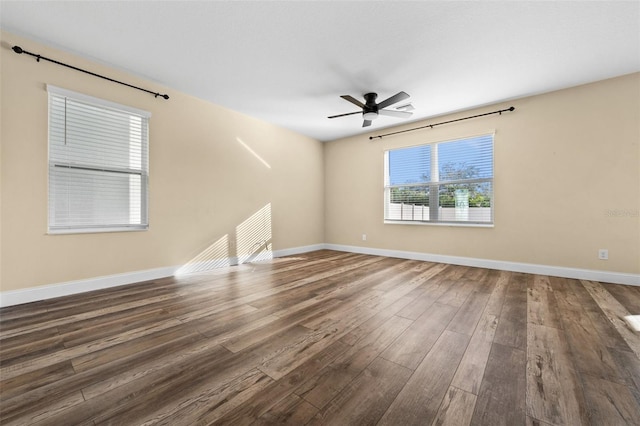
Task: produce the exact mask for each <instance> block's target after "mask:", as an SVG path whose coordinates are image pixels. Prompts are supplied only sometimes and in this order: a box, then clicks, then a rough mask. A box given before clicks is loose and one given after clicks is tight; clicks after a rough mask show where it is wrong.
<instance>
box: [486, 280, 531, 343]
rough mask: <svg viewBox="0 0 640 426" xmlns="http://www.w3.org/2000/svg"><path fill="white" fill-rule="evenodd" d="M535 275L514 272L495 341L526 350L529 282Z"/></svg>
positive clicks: (501, 312)
mask: <svg viewBox="0 0 640 426" xmlns="http://www.w3.org/2000/svg"><path fill="white" fill-rule="evenodd" d="M532 278H533V277H532V276H529V275H526V274H513V275H512V276H511V279H510V280H509V286H508V288H507V292H506V294H505V298H504V302H503V305H502V310H501V311H500V319H499V321H498V328H497V329H496V334H495V336H494V341H495V342H496V343H499V344H501V345H505V346H511V347H512V348H515V349H520V350H524V349H525V346H526V344H527V282H528V281H530V280H531V279H532Z"/></svg>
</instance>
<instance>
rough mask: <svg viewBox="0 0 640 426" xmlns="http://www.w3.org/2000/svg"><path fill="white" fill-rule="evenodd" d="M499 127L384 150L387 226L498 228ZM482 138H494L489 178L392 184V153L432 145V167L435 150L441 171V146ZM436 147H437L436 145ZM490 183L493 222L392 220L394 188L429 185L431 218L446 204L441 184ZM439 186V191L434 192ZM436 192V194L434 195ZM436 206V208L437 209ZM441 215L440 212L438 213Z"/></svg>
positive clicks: (384, 212)
mask: <svg viewBox="0 0 640 426" xmlns="http://www.w3.org/2000/svg"><path fill="white" fill-rule="evenodd" d="M495 133H496V132H495V130H492V131H487V132H482V133H477V134H471V135H466V136H462V137H458V138H453V139H444V140H438V141H433V142H429V143H422V144H417V145H407V146H399V147H394V148H389V149H385V150H384V151H383V163H384V172H383V173H384V176H383V178H384V185H383V191H384V194H383V204H384V208H383V223H384V224H387V225H418V226H424V225H426V226H453V227H477V228H493V227H495V185H494V184H495ZM481 137H491V171H492V173H491V177H489V178H472V179H459V180H444V181H443V180H438V181H429V182H420V183H404V184H393V185H392V184H390V175H389V173H390V171H389V152H391V151H396V150H402V149H407V148H417V147H426V146H428V147H430V161H431V166H433V165H434V162H433V161H434V158H432V156H433V154H434V151H435V156H436V158H435V161H436V163H435V164H436V165H437V166H438V172H437V174H439V166H440V165H439V164H438V158H437V156H438V145H439V144H445V143H450V142H458V141H465V140H469V139H474V138H481ZM434 146H435V150H434V148H433V147H434ZM485 182H489V183H490V185H491V202H490V206H489V208H490V215H491V220H490V221H470V220H467V221H462V220H439V219H438V220H416V219H389V218H388V208H389V205H390V203H391V200H390V198H391V189H392V188H403V187H404V188H407V187H410V188H429V206H422V209H425V208H426V209H428V210H429V213H430V214H429V216H430V217H431V216H432V215H433V213H434V211H438V212H439V209H441V208H442V207H441V206H440V201H439V194H440V191H439V189H440V187H441V186H444V185H453V184H474V183H485ZM433 189H435V190H436V191H433ZM433 194H435V195H433ZM434 199H435V200H436V201H437V203H435V205H433V200H434ZM434 208H435V210H434ZM438 214H439V213H438ZM401 217H403V213H401Z"/></svg>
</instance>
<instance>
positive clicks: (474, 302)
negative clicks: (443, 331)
mask: <svg viewBox="0 0 640 426" xmlns="http://www.w3.org/2000/svg"><path fill="white" fill-rule="evenodd" d="M489 296H490V295H489V294H488V293H479V292H476V291H472V292H471V294H470V295H469V297H467V300H465V302H464V303H463V304H462V306H461V307H460V309H458V312H457V313H456V315H455V316H454V317H453V319H452V320H451V322H450V323H449V325H448V326H447V330H451V331H455V332H456V333H462V334H467V335H469V336H471V335H472V334H473V332H474V331H475V329H476V325H478V321H479V320H480V317H481V316H482V313H483V312H484V308H485V306H486V305H487V302H488V301H489Z"/></svg>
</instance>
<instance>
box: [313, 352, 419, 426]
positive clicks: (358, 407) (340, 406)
mask: <svg viewBox="0 0 640 426" xmlns="http://www.w3.org/2000/svg"><path fill="white" fill-rule="evenodd" d="M409 376H411V370H409V369H407V368H405V367H402V366H399V365H397V364H394V363H392V362H390V361H387V360H384V359H382V358H376V359H375V360H374V361H373V362H372V363H371V364H369V366H368V367H367V368H366V369H365V370H364V371H363V372H362V373H360V374H359V375H358V376H357V377H356V378H355V379H354V380H353V381H352V382H351V383H349V385H348V386H347V387H346V388H345V389H343V390H342V392H340V393H339V394H338V395H337V396H336V397H335V398H334V399H332V400H331V401H330V402H329V404H328V405H327V406H326V407H325V408H324V409H323V410H321V411H320V412H319V413H318V414H317V415H316V416H315V417H314V418H313V419H312V420H311V421H310V422H309V423H308V424H309V425H322V424H328V425H338V424H341V425H349V424H356V423H358V424H375V423H376V422H377V421H378V419H380V417H381V416H382V415H383V414H384V412H385V410H386V409H387V407H388V406H389V405H390V404H391V402H392V401H393V399H394V398H395V397H396V395H397V394H398V392H400V390H401V389H402V387H403V386H404V385H405V383H406V382H407V380H408V379H409Z"/></svg>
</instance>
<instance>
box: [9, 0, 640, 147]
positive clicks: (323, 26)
mask: <svg viewBox="0 0 640 426" xmlns="http://www.w3.org/2000/svg"><path fill="white" fill-rule="evenodd" d="M0 15H1V16H0V24H1V25H2V28H3V29H6V30H8V31H9V32H13V33H16V34H18V35H22V36H26V37H29V38H32V39H34V40H37V41H40V42H44V43H45V44H48V45H50V46H53V47H58V48H61V49H63V50H66V51H69V52H72V53H76V54H79V55H81V56H83V57H87V58H90V59H94V60H97V61H99V62H101V63H104V64H108V65H111V66H114V67H117V68H119V69H124V70H127V71H130V72H132V73H134V74H137V75H140V76H142V77H145V78H148V79H149V80H151V81H154V82H157V83H160V84H163V85H166V86H168V87H170V88H174V89H176V90H179V91H182V92H186V93H189V94H191V95H194V96H197V97H199V98H202V99H206V100H208V101H211V102H213V103H216V104H219V105H222V106H225V107H227V108H230V109H233V110H236V111H240V112H242V113H245V114H248V115H251V116H254V117H258V118H261V119H263V120H266V121H269V122H272V123H274V124H277V125H279V126H282V127H286V128H289V129H292V130H294V131H296V132H299V133H302V134H305V135H308V136H311V137H313V138H315V139H318V140H321V141H328V140H333V139H337V138H341V137H345V136H350V135H355V134H359V133H363V132H365V131H369V130H379V129H382V128H385V127H389V126H393V125H397V124H399V123H406V121H402V120H399V119H397V118H392V117H379V118H378V119H377V120H376V121H374V123H373V125H372V127H370V128H367V129H363V128H362V127H361V125H362V118H361V116H359V115H353V116H348V117H343V118H336V119H333V120H329V119H327V118H326V117H327V116H329V115H335V114H340V113H346V112H351V111H357V107H355V106H354V105H352V104H350V103H348V102H347V101H345V100H343V99H341V98H340V97H339V96H340V95H346V94H349V95H352V96H354V97H356V98H358V99H362V95H363V94H364V93H367V92H371V91H372V92H377V93H378V94H379V96H378V101H380V100H383V99H385V98H387V97H389V96H391V95H393V94H395V93H397V92H399V91H401V90H404V91H405V92H407V93H409V95H411V98H410V101H411V102H412V103H413V105H414V107H415V108H416V109H415V111H414V116H413V117H412V119H411V121H416V120H419V119H424V118H428V117H434V116H437V115H442V114H445V113H448V112H452V111H459V110H464V109H469V108H472V107H476V106H481V105H487V104H492V103H496V102H500V101H505V100H509V99H513V98H518V97H523V96H527V95H532V94H537V93H543V92H547V91H551V90H556V89H560V88H564V87H570V86H575V85H578V84H583V83H587V82H591V81H596V80H601V79H605V78H609V77H614V76H618V75H623V74H628V73H631V72H636V71H640V2H637V1H625V2H620V1H602V2H598V1H587V2H580V1H572V2H560V1H548V2H539V1H535V2H516V1H513V2H509V1H498V2H485V1H473V2H452V1H402V2H399V1H384V2H383V1H376V2H374V1H366V2H365V1H351V2H346V1H315V2H308V1H304V2H303V1H298V2H293V1H287V2H280V1H261V2H247V1H219V2H218V1H216V2H214V1H209V2H207V1H200V2H194V1H161V2H156V1H153V2H152V1H122V2H96V1H85V2H70V1H46V2H40V1H24V2H14V1H6V0H2V1H1V3H0ZM22 47H23V48H24V49H26V50H30V49H29V46H27V45H25V46H22ZM34 53H38V52H34ZM151 89H152V90H157V89H154V88H151ZM169 95H171V92H169ZM159 102H160V100H159ZM163 102H164V101H163ZM167 102H171V100H169V101H167ZM405 103H406V102H405ZM398 105H401V104H398Z"/></svg>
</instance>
